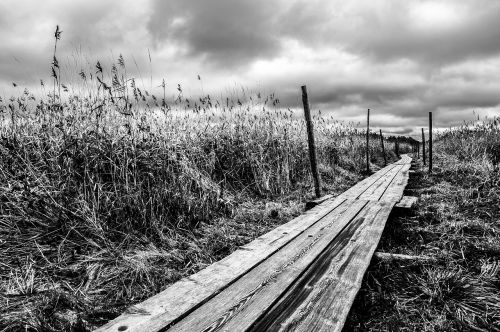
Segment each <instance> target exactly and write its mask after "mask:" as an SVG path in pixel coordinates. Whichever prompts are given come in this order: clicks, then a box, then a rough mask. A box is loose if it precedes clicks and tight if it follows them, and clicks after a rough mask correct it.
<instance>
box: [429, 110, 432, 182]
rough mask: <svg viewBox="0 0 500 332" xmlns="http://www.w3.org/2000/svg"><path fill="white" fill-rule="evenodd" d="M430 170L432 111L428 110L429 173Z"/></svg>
mask: <svg viewBox="0 0 500 332" xmlns="http://www.w3.org/2000/svg"><path fill="white" fill-rule="evenodd" d="M431 172H432V112H429V173H431Z"/></svg>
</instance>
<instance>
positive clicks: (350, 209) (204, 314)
mask: <svg viewBox="0 0 500 332" xmlns="http://www.w3.org/2000/svg"><path fill="white" fill-rule="evenodd" d="M365 205H366V202H364V201H360V200H356V201H347V202H345V203H344V204H343V205H342V206H341V208H342V207H344V208H345V211H344V212H343V213H340V212H341V211H340V210H339V212H337V211H335V212H332V213H331V214H329V215H328V216H327V217H325V218H323V220H322V221H321V222H320V223H317V224H315V225H314V226H312V227H310V228H309V229H308V230H307V232H305V233H303V234H301V235H300V236H298V237H297V238H296V239H295V240H294V241H292V242H290V243H289V244H288V245H286V246H285V247H283V249H281V250H280V251H279V252H277V253H276V254H274V255H273V256H271V257H269V258H268V259H267V260H266V261H264V262H262V263H261V264H259V265H258V266H257V267H255V268H254V269H253V270H251V271H249V272H248V273H247V274H245V275H244V276H243V277H241V278H240V279H239V280H238V281H236V282H235V283H234V284H232V285H231V286H229V287H228V288H227V289H225V290H224V291H222V292H221V293H220V294H218V295H217V296H215V297H214V298H213V299H211V300H210V301H208V302H207V303H205V304H204V305H203V306H201V307H199V308H198V309H197V310H195V311H193V312H192V313H191V314H190V315H188V316H187V317H185V318H184V319H182V321H180V322H179V323H177V324H175V325H174V326H172V327H171V328H170V329H168V331H169V332H178V331H218V330H220V329H223V330H225V331H245V330H246V328H248V327H250V326H251V325H252V324H253V322H254V320H255V319H256V318H257V317H258V316H259V315H260V314H261V312H262V310H265V309H266V308H267V307H269V306H270V305H271V304H272V303H273V302H274V301H276V299H277V298H279V296H280V295H281V294H282V293H283V292H285V291H286V289H287V288H288V286H289V285H290V284H291V283H292V282H293V281H294V280H295V279H296V278H297V277H298V276H299V275H300V274H301V273H302V271H304V270H305V269H306V268H307V267H308V266H309V265H310V264H311V262H313V261H314V260H315V259H316V257H317V256H318V255H319V254H320V253H321V252H322V251H323V250H324V249H325V248H326V247H327V246H328V245H329V244H330V243H331V242H332V241H333V240H334V239H335V238H336V237H337V235H338V234H339V233H342V234H345V232H346V231H345V229H347V228H349V226H347V227H345V226H346V225H348V224H349V223H350V222H351V220H353V219H354V218H355V217H356V215H357V214H358V213H359V212H360V211H361V210H362V209H363V207H364V206H365ZM344 227H345V228H344ZM345 236H346V237H348V235H345ZM146 327H147V330H148V331H151V328H150V325H148V326H143V330H146Z"/></svg>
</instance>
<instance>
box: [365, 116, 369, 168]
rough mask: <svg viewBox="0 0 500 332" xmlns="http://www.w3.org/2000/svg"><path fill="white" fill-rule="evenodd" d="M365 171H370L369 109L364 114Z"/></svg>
mask: <svg viewBox="0 0 500 332" xmlns="http://www.w3.org/2000/svg"><path fill="white" fill-rule="evenodd" d="M366 173H370V109H368V113H367V115H366Z"/></svg>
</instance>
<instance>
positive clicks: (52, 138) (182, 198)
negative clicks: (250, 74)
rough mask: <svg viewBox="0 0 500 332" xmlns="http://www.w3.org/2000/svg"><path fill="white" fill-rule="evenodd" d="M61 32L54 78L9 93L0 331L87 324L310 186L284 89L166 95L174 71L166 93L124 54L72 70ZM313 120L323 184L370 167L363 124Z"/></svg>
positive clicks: (284, 216) (271, 222)
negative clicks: (143, 80)
mask: <svg viewBox="0 0 500 332" xmlns="http://www.w3.org/2000/svg"><path fill="white" fill-rule="evenodd" d="M60 33H61V31H60V30H59V28H58V29H57V31H56V34H55V37H56V40H55V41H56V44H55V49H54V59H53V62H52V64H53V68H52V74H53V79H54V86H53V91H51V92H49V93H47V96H43V95H41V96H40V95H37V94H33V93H31V92H30V91H28V90H27V89H25V90H24V91H23V92H22V93H21V94H20V95H19V96H14V97H11V98H9V99H0V109H1V111H2V113H1V123H0V136H1V140H0V183H1V185H0V201H1V204H0V239H1V241H0V301H1V303H2V306H1V308H0V329H6V330H17V329H27V330H47V331H57V330H62V329H74V330H88V329H91V328H92V327H95V326H97V325H100V324H102V323H103V322H105V321H106V320H109V319H110V318H113V317H114V316H116V315H117V314H119V313H120V312H121V311H122V310H123V308H125V307H127V306H129V305H130V304H132V303H134V302H137V301H139V300H141V299H144V298H145V297H148V296H150V295H152V294H154V293H156V292H158V291H160V290H161V289H162V288H164V287H165V286H166V285H168V284H169V283H171V282H173V281H175V280H177V279H179V278H180V277H182V276H185V275H188V274H190V273H193V272H194V271H197V270H199V269H200V268H202V267H204V266H206V264H209V263H210V262H212V261H214V260H216V259H219V258H221V257H222V256H224V255H226V254H228V253H229V252H231V251H232V250H234V249H235V248H237V246H239V245H242V244H244V243H245V242H248V241H250V240H251V239H252V238H254V237H256V236H258V235H260V234H262V233H263V232H265V231H268V230H269V229H271V228H272V227H274V226H275V225H276V224H278V223H282V222H284V221H287V220H288V219H290V218H291V217H292V216H294V215H296V214H297V213H300V208H301V205H300V203H301V202H302V201H303V200H304V197H306V196H307V195H308V194H309V193H310V192H311V183H312V181H311V174H310V170H309V161H308V159H307V156H308V153H307V145H306V142H307V141H306V133H305V126H304V124H303V121H302V118H301V116H300V114H297V113H296V112H294V111H293V110H290V109H286V108H282V107H281V106H280V102H279V99H278V98H277V96H275V95H274V94H270V95H267V96H264V95H262V94H261V93H257V92H256V93H251V92H248V91H246V90H243V91H242V93H240V94H238V95H235V94H233V95H230V96H227V97H219V98H214V97H213V96H210V95H202V96H196V97H186V96H185V95H184V94H183V91H182V87H181V86H178V90H177V91H178V94H177V95H176V96H174V97H173V98H167V96H166V94H165V81H163V82H161V84H160V86H161V87H162V88H163V91H162V92H163V93H162V96H161V98H159V97H156V96H155V95H154V94H152V93H151V92H149V91H148V90H146V89H144V88H141V87H140V86H139V85H138V84H137V82H136V79H135V78H134V77H130V76H128V74H127V67H126V64H125V59H124V58H123V56H121V55H120V56H119V57H118V59H117V61H116V63H114V64H110V66H109V68H105V66H103V65H102V64H101V63H100V62H97V63H96V65H95V67H88V66H87V67H86V69H78V70H77V69H76V68H72V69H70V70H69V71H68V72H67V73H64V72H63V76H64V77H67V78H68V80H70V79H69V78H70V77H73V79H72V81H71V80H70V81H71V82H63V81H62V78H61V65H60V64H59V63H58V61H57V59H56V53H55V52H56V47H57V41H58V40H59V39H60ZM83 67H85V66H83ZM72 74H73V76H72ZM75 74H76V75H75ZM75 77H77V78H78V81H76V78H75ZM41 89H42V91H45V90H44V89H45V84H44V82H43V81H42V82H41ZM61 89H62V90H61ZM56 91H57V92H56ZM313 121H314V126H315V131H316V135H317V138H316V141H317V150H318V158H319V165H320V173H321V176H322V178H323V181H324V188H323V189H324V191H325V192H326V191H329V192H334V193H335V192H339V191H341V190H342V189H345V188H346V187H348V186H349V185H351V184H352V183H354V182H355V181H357V180H358V179H359V178H360V173H361V170H363V169H364V159H363V158H364V155H365V154H364V151H365V150H364V149H365V146H364V142H365V141H364V136H363V131H362V130H359V129H357V128H356V127H354V126H353V125H352V124H345V123H342V122H338V121H334V119H333V118H326V117H322V116H320V115H319V114H317V115H315V116H314V119H313ZM371 144H372V145H371V146H370V149H371V155H372V157H373V160H372V161H373V162H376V161H377V162H379V163H380V162H381V160H382V159H381V149H380V145H379V144H380V143H379V141H378V140H372V143H371ZM392 145H393V144H392V143H390V142H387V143H386V151H389V152H388V154H389V157H391V158H392V159H395V155H394V153H393V152H392V151H393V148H394V147H393V146H392Z"/></svg>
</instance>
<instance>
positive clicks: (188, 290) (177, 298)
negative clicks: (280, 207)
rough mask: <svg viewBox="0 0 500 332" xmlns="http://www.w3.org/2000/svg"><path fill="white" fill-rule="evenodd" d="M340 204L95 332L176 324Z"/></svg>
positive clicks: (322, 208)
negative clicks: (154, 319)
mask: <svg viewBox="0 0 500 332" xmlns="http://www.w3.org/2000/svg"><path fill="white" fill-rule="evenodd" d="M344 201H345V199H343V198H335V199H330V200H327V201H325V202H323V203H322V204H321V205H318V206H317V207H315V208H313V209H311V210H309V211H307V212H306V213H304V214H302V215H300V216H299V217H297V218H295V219H293V220H292V221H290V222H288V223H287V224H284V225H281V226H279V227H277V228H275V229H274V230H272V231H270V232H269V233H266V234H264V235H262V236H260V237H259V238H257V239H255V240H254V241H252V242H250V243H249V244H247V245H245V246H243V247H241V249H239V250H237V251H235V252H234V253H232V254H231V255H229V256H227V257H226V258H224V259H222V260H220V261H218V262H216V263H214V264H212V265H210V266H208V267H206V268H205V269H203V270H201V271H199V272H198V273H196V274H193V275H192V276H189V277H187V278H184V279H182V280H180V281H178V282H176V283H174V284H173V285H171V286H169V287H168V288H167V289H165V290H164V291H162V292H160V293H158V294H156V295H155V296H153V297H150V298H149V299H147V300H145V301H144V302H141V303H138V304H136V305H133V306H132V307H130V308H129V309H127V310H126V312H124V313H123V314H122V315H120V316H119V317H117V318H115V319H114V320H112V321H110V322H108V323H107V324H106V325H103V326H102V327H100V328H98V329H97V330H96V332H104V331H107V332H108V331H109V332H111V331H112V332H116V331H128V332H130V331H138V332H139V331H144V330H143V329H141V328H140V326H141V325H142V324H145V323H146V322H148V321H150V320H151V319H152V317H155V316H157V315H161V317H162V320H163V322H164V323H165V325H168V324H170V323H172V322H174V321H176V320H177V319H179V318H180V317H182V316H183V315H185V314H187V313H188V312H189V311H190V310H193V309H194V308H195V307H197V306H199V305H201V304H202V303H204V302H205V301H207V300H208V299H210V298H211V297H213V296H214V295H215V294H217V293H219V292H220V291H221V290H222V289H224V288H225V287H227V286H228V285H230V284H231V283H232V282H234V281H235V280H236V279H238V278H239V277H240V276H242V275H243V274H245V273H246V272H248V271H249V270H250V269H252V268H253V267H254V266H256V265H257V264H259V263H260V262H262V261H263V260H265V259H266V258H267V257H269V256H270V255H272V254H273V253H275V252H276V251H278V250H279V249H281V248H282V247H283V246H284V245H286V244H287V243H288V242H290V241H292V240H293V239H294V238H295V237H296V236H298V235H299V234H301V233H303V232H304V231H305V230H306V229H307V228H309V227H310V226H311V225H314V224H315V223H317V222H319V221H321V219H322V218H323V217H325V216H326V215H327V214H328V213H330V212H331V211H333V210H335V209H336V208H338V207H339V206H340V205H341V204H342V203H343V202H344ZM148 331H149V330H148Z"/></svg>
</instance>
